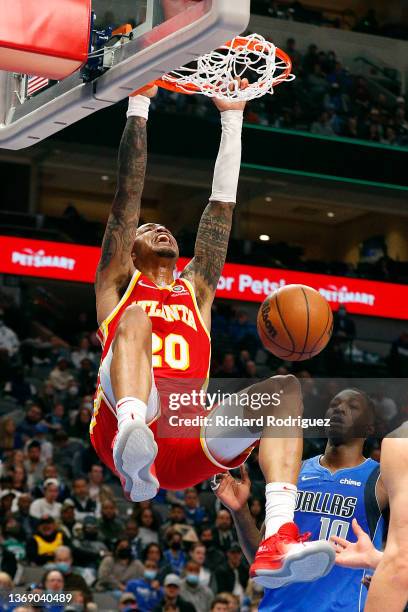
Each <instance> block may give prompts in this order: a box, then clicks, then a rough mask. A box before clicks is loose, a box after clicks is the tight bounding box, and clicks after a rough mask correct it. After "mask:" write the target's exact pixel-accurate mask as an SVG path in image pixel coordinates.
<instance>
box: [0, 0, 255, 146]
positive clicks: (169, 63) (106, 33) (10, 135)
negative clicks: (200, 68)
mask: <svg viewBox="0 0 408 612" xmlns="http://www.w3.org/2000/svg"><path fill="white" fill-rule="evenodd" d="M92 10H93V13H94V14H93V19H92V25H91V29H92V34H91V48H90V54H89V61H88V64H87V65H86V66H85V67H83V68H82V69H81V70H78V71H77V72H75V73H74V74H72V75H71V76H69V77H67V78H65V79H63V80H62V81H58V82H49V83H48V85H47V83H46V82H43V83H40V85H43V86H45V87H44V88H43V89H36V85H38V82H37V81H35V80H34V79H33V78H32V76H31V75H30V78H29V75H22V74H16V73H7V72H4V71H0V148H6V149H22V148H25V147H29V146H31V145H33V144H35V143H37V142H39V141H41V140H43V139H44V138H47V137H48V136H50V135H51V134H54V133H56V132H58V131H60V130H62V129H64V127H66V126H68V125H71V124H72V123H75V122H76V121H79V120H80V119H82V118H84V117H86V116H88V115H90V114H92V113H94V112H96V111H98V110H100V109H102V108H105V107H107V106H110V105H112V104H115V103H116V102H118V101H119V100H121V99H123V98H125V97H127V96H128V95H129V94H130V93H132V92H133V91H135V90H137V89H139V88H141V87H143V86H144V85H145V84H146V83H149V82H150V81H153V80H155V79H157V78H159V77H161V76H162V75H163V74H164V73H166V72H168V71H169V70H172V69H174V68H178V67H179V66H182V65H184V64H186V63H188V62H189V61H191V60H192V59H194V58H196V57H198V56H199V55H202V54H203V53H206V52H208V51H210V50H212V49H215V48H217V47H218V46H219V45H221V44H223V43H224V42H226V41H227V40H229V39H230V38H232V37H233V36H236V35H237V34H239V33H241V32H242V31H244V30H245V28H246V27H247V25H248V23H249V18H250V0H92ZM124 24H130V27H128V28H122V27H121V26H123V25H124ZM118 28H119V30H118ZM34 90H36V91H34ZM28 93H29V95H28Z"/></svg>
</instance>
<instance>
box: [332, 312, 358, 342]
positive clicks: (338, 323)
mask: <svg viewBox="0 0 408 612" xmlns="http://www.w3.org/2000/svg"><path fill="white" fill-rule="evenodd" d="M333 319H334V320H333V334H334V335H335V336H340V337H341V338H344V339H346V340H350V341H351V340H354V338H355V337H356V324H355V323H354V321H353V319H352V318H351V317H350V315H349V314H348V312H347V309H346V307H345V306H344V305H343V304H341V305H340V307H339V309H338V311H337V312H336V313H334V317H333Z"/></svg>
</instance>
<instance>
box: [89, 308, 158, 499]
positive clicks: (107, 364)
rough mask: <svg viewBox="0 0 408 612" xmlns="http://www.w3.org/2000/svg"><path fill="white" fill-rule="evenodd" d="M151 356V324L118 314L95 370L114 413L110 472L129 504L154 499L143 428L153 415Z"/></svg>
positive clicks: (140, 315)
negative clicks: (112, 470)
mask: <svg viewBox="0 0 408 612" xmlns="http://www.w3.org/2000/svg"><path fill="white" fill-rule="evenodd" d="M151 355H152V327H151V323H150V320H149V318H148V317H147V315H146V314H145V312H144V311H143V310H142V308H140V307H139V306H137V305H135V304H134V305H132V306H129V307H128V308H127V309H126V310H125V311H124V313H123V315H122V317H121V319H120V322H119V325H118V327H117V329H116V332H115V337H114V340H113V343H112V346H111V350H110V351H109V354H108V356H107V358H106V360H104V362H103V363H102V366H101V370H100V379H101V385H102V388H103V390H104V392H105V394H106V395H107V397H108V399H109V401H110V403H111V405H113V406H114V407H115V408H116V416H117V427H118V431H117V434H116V437H115V441H114V444H113V459H114V463H115V467H116V470H117V471H118V473H119V474H120V476H121V479H122V481H124V488H125V491H126V492H127V493H129V494H130V497H131V499H132V500H133V501H142V500H145V499H150V498H152V497H154V496H155V495H156V493H157V489H158V486H159V483H158V481H157V479H156V478H155V476H154V475H153V474H152V473H151V467H152V465H153V462H154V459H155V457H156V454H157V444H156V442H155V440H154V437H153V434H152V432H151V431H150V429H149V427H148V426H147V423H148V422H150V421H151V420H152V419H153V418H154V416H155V414H153V411H155V410H157V401H156V398H155V395H157V391H156V389H155V386H154V381H153V377H152V366H151V359H152V357H151Z"/></svg>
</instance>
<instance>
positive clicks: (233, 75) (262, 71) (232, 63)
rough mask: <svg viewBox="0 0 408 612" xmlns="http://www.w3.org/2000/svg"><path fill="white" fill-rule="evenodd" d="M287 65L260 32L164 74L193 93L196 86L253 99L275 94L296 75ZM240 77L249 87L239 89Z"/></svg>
mask: <svg viewBox="0 0 408 612" xmlns="http://www.w3.org/2000/svg"><path fill="white" fill-rule="evenodd" d="M235 43H236V46H235ZM287 68H288V63H287V62H286V61H283V60H281V59H280V58H279V57H278V56H277V55H276V47H275V45H273V44H272V43H271V42H269V41H267V40H265V38H264V37H263V36H260V35H259V34H251V35H250V36H246V37H241V36H240V37H237V38H234V40H233V41H232V42H231V43H230V46H229V44H228V45H223V46H222V47H220V48H219V49H217V50H216V51H212V52H211V53H206V54H205V55H203V56H202V57H199V58H198V59H197V63H196V65H194V66H193V67H189V66H184V67H182V68H179V69H178V70H173V71H172V72H170V73H168V74H166V75H164V76H163V81H167V82H168V83H173V84H177V86H178V88H179V89H180V90H182V91H184V92H185V93H192V87H191V86H193V87H194V88H197V89H198V91H195V92H194V93H201V94H203V95H204V96H208V97H210V98H214V97H216V98H221V99H224V100H253V99H254V98H260V97H261V96H264V95H265V94H267V93H269V94H273V88H274V86H275V85H277V84H278V83H282V82H283V81H292V80H293V79H294V78H296V77H295V75H294V74H289V75H287V74H286V73H285V71H286V69H287ZM237 78H248V79H249V81H250V83H249V86H248V88H247V89H240V88H239V84H238V82H237V80H236V79H237Z"/></svg>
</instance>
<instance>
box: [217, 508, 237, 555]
mask: <svg viewBox="0 0 408 612" xmlns="http://www.w3.org/2000/svg"><path fill="white" fill-rule="evenodd" d="M213 535H214V546H215V547H216V548H218V549H219V550H222V552H227V550H229V549H230V546H231V544H232V543H233V542H235V533H234V530H233V526H232V518H231V515H230V513H229V512H228V510H225V509H223V510H219V512H218V513H217V517H216V519H215V528H214V529H213Z"/></svg>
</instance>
